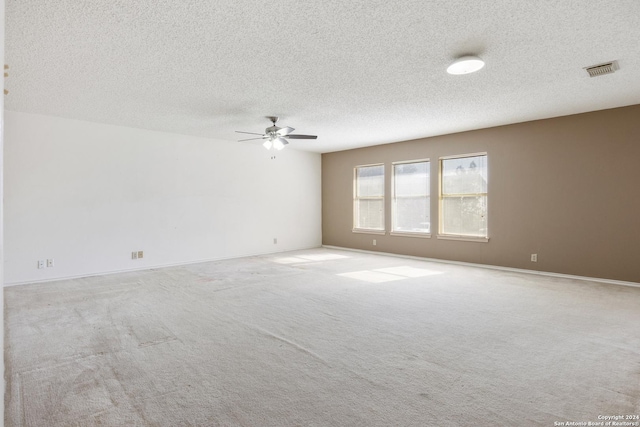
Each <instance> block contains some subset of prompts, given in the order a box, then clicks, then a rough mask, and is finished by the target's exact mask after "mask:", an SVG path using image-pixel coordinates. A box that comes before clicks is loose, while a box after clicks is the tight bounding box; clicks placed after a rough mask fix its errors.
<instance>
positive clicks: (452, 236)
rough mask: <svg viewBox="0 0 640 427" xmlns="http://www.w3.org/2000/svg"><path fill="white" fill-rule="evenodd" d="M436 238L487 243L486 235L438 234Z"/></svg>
mask: <svg viewBox="0 0 640 427" xmlns="http://www.w3.org/2000/svg"><path fill="white" fill-rule="evenodd" d="M436 238H438V239H440V240H459V241H462V242H476V243H487V242H488V241H489V238H488V237H473V236H459V235H457V234H438V235H437V236H436Z"/></svg>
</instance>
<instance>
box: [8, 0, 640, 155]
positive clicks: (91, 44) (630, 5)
mask: <svg viewBox="0 0 640 427" xmlns="http://www.w3.org/2000/svg"><path fill="white" fill-rule="evenodd" d="M639 40H640V1H638V0H605V1H598V2H595V1H590V2H585V1H579V0H572V1H567V0H546V1H543V0H541V1H513V0H491V1H468V0H435V1H434V0H431V1H425V0H419V1H413V0H400V1H395V2H392V1H388V0H384V1H381V0H366V1H344V0H342V1H336V0H324V1H312V2H300V1H294V0H273V1H270V2H258V1H251V0H216V1H211V2H208V1H201V0H145V1H137V0H126V1H124V0H109V1H106V0H93V1H88V0H20V1H18V0H7V2H6V58H5V62H6V63H7V64H9V66H10V70H9V73H10V76H9V77H8V78H7V79H5V86H6V88H7V89H8V90H9V95H7V96H6V98H5V106H6V109H8V110H13V111H22V112H29V113H40V114H48V115H54V116H60V117H67V118H74V119H81V120H89V121H94V122H101V123H111V124H118V125H123V126H131V127H136V128H144V129H153V130H159V131H167V132H175V133H180V134H189V135H198V136H204V137H211V138H218V139H225V140H230V141H233V140H236V139H238V136H239V135H238V134H236V133H234V131H235V130H243V131H250V132H262V131H263V130H264V128H265V127H267V126H268V125H269V122H268V120H266V119H265V118H264V116H268V115H279V116H280V117H281V121H280V123H279V124H280V125H283V126H284V125H289V126H292V127H294V128H296V133H307V134H317V135H318V136H319V137H318V139H317V140H315V141H305V140H295V141H291V146H292V147H294V148H298V149H302V150H309V151H318V152H329V151H336V150H343V149H348V148H355V147H361V146H367V145H374V144H382V143H387V142H396V141H401V140H407V139H414V138H420V137H426V136H433V135H440V134H445V133H452V132H458V131H464V130H471V129H478V128H484V127H490V126H496V125H502V124H508V123H515V122H522V121H528V120H534V119H540V118H548V117H555V116H561V115H567V114H574V113H581V112H586V111H593V110H600V109H606V108H613V107H619V106H624V105H631V104H638V103H640V51H639V50H638V46H639V45H638V43H639ZM468 53H473V54H477V55H479V56H481V57H482V58H483V59H484V60H485V61H486V63H487V65H486V66H485V68H483V69H482V70H481V71H479V72H478V73H475V74H470V75H463V76H451V75H449V74H447V73H446V68H447V66H448V65H449V64H450V62H452V60H453V59H455V58H456V57H458V56H460V55H463V54H468ZM611 60H618V63H619V66H620V69H619V70H618V71H617V72H616V73H615V74H610V75H605V76H601V77H597V78H590V77H589V76H588V74H587V73H586V71H585V70H584V69H583V67H587V66H590V65H594V64H598V63H601V62H605V61H611Z"/></svg>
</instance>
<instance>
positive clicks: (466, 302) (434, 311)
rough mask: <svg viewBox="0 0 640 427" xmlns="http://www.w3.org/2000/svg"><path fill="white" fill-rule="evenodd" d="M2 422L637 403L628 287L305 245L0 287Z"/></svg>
mask: <svg viewBox="0 0 640 427" xmlns="http://www.w3.org/2000/svg"><path fill="white" fill-rule="evenodd" d="M5 304H6V308H5V316H6V318H5V334H6V335H5V336H6V338H5V339H6V348H5V358H6V367H7V371H6V378H7V393H6V402H5V403H6V413H5V423H6V426H368V427H369V426H553V425H554V422H566V421H574V422H581V421H584V422H588V421H591V422H595V421H599V420H598V416H611V415H618V414H640V288H633V287H624V286H616V285H606V284H598V283H592V282H586V281H578V280H570V279H555V278H548V277H540V276H534V275H527V274H520V273H511V272H501V271H493V270H488V269H481V268H470V267H463V266H456V265H449V264H440V263H433V262H426V261H418V260H408V259H402V258H395V257H386V256H378V255H370V254H362V253H356V252H348V251H337V250H329V249H317V250H308V251H298V252H292V253H287V254H284V255H271V256H261V257H252V258H245V259H238V260H229V261H222V262H211V263H204V264H197V265H191V266H184V267H175V268H167V269H159V270H153V271H146V272H137V273H127V274H118V275H111V276H102V277H92V278H86V279H76V280H68V281H61V282H55V283H46V284H34V285H25V286H16V287H10V288H6V289H5Z"/></svg>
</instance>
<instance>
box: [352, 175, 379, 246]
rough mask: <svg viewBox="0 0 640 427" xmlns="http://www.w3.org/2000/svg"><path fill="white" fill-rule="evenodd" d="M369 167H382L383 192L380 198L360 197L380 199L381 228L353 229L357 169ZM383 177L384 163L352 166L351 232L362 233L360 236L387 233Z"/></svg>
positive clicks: (356, 195)
mask: <svg viewBox="0 0 640 427" xmlns="http://www.w3.org/2000/svg"><path fill="white" fill-rule="evenodd" d="M371 166H382V185H383V187H382V188H383V190H382V197H362V199H382V228H381V229H378V228H357V227H355V225H356V222H357V220H356V218H357V215H356V201H357V200H360V199H359V198H358V168H366V167H371ZM385 177H386V171H385V167H384V163H371V164H368V165H357V166H354V168H353V201H352V202H351V203H352V208H351V209H352V211H353V219H352V224H353V228H352V230H351V231H352V232H353V233H362V234H380V235H384V234H386V233H387V229H386V218H385V210H386V208H385V194H386V182H385Z"/></svg>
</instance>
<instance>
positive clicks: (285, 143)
mask: <svg viewBox="0 0 640 427" xmlns="http://www.w3.org/2000/svg"><path fill="white" fill-rule="evenodd" d="M278 139H279V140H280V142H282V145H287V144H288V143H289V141H287V140H286V139H284V138H282V137H280V138H278Z"/></svg>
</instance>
